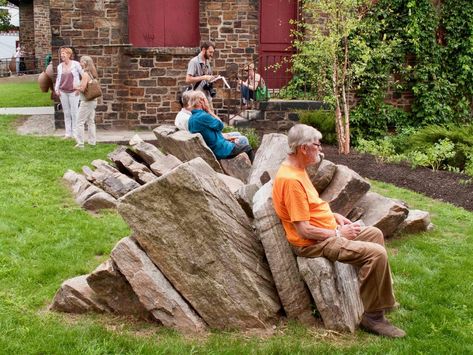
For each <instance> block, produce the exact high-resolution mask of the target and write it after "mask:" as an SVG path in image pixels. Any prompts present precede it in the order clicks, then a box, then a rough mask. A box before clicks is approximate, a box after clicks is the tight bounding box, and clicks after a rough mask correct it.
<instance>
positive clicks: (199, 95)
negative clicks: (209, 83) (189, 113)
mask: <svg viewBox="0 0 473 355" xmlns="http://www.w3.org/2000/svg"><path fill="white" fill-rule="evenodd" d="M200 99H205V100H206V99H207V98H206V97H205V95H204V93H203V92H202V91H199V90H194V91H192V92H191V95H190V100H189V106H190V107H192V108H196V107H197V106H198V105H199V103H200Z"/></svg>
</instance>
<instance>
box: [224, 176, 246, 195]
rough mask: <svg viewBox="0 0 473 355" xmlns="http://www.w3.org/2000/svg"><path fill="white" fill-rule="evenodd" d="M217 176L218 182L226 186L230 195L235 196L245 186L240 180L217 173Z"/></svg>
mask: <svg viewBox="0 0 473 355" xmlns="http://www.w3.org/2000/svg"><path fill="white" fill-rule="evenodd" d="M217 176H218V178H219V179H220V180H222V181H223V183H224V184H225V185H227V187H228V189H229V190H230V192H231V193H232V194H236V193H237V191H238V190H239V189H240V188H241V187H243V186H244V185H245V184H244V183H243V181H241V180H240V179H237V178H235V177H233V176H229V175H225V174H220V173H217Z"/></svg>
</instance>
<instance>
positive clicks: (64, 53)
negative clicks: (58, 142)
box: [54, 47, 82, 139]
mask: <svg viewBox="0 0 473 355" xmlns="http://www.w3.org/2000/svg"><path fill="white" fill-rule="evenodd" d="M60 53H61V61H62V62H61V63H59V65H58V66H57V76H56V84H55V85H54V91H55V93H56V95H57V96H58V97H59V99H60V100H61V106H62V110H63V112H64V126H65V129H66V135H65V136H64V138H66V139H67V138H72V137H75V136H76V124H77V111H78V108H79V93H78V92H77V90H76V89H75V87H76V86H77V85H78V84H79V82H80V76H81V75H82V68H81V66H80V64H79V63H78V62H77V61H75V60H72V54H73V52H72V49H71V48H66V47H64V48H61V50H60Z"/></svg>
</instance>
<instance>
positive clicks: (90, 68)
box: [80, 55, 97, 79]
mask: <svg viewBox="0 0 473 355" xmlns="http://www.w3.org/2000/svg"><path fill="white" fill-rule="evenodd" d="M80 62H82V63H85V68H84V71H86V72H89V73H90V74H92V76H93V77H94V78H95V79H96V78H97V69H96V68H95V65H94V61H93V60H92V58H91V57H89V56H88V55H83V56H82V57H81V58H80Z"/></svg>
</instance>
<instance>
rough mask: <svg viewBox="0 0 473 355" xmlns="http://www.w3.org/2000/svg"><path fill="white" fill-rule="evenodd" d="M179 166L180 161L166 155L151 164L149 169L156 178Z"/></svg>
mask: <svg viewBox="0 0 473 355" xmlns="http://www.w3.org/2000/svg"><path fill="white" fill-rule="evenodd" d="M181 164H182V161H180V160H179V159H177V158H176V157H175V156H174V155H171V154H167V155H163V156H162V157H159V158H157V159H156V161H155V162H154V163H153V164H151V166H150V169H151V170H152V171H153V173H155V174H156V175H157V176H161V175H164V174H166V173H167V172H168V171H171V170H172V169H174V168H175V167H176V166H179V165H181Z"/></svg>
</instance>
